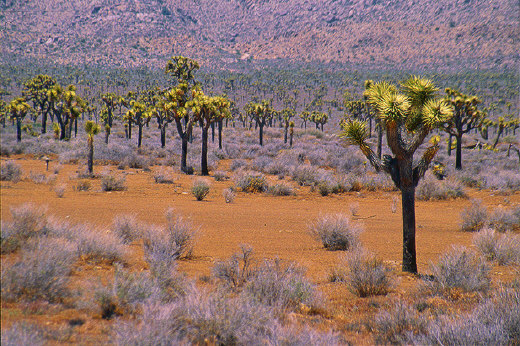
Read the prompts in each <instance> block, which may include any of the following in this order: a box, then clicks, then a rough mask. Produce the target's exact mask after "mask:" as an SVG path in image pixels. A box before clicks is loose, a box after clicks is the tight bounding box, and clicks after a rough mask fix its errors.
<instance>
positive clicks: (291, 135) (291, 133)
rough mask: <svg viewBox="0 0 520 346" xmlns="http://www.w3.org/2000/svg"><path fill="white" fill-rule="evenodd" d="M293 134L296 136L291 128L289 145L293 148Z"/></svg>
mask: <svg viewBox="0 0 520 346" xmlns="http://www.w3.org/2000/svg"><path fill="white" fill-rule="evenodd" d="M293 136H294V131H293V130H292V128H291V131H290V134H289V146H290V147H291V148H292V144H293Z"/></svg>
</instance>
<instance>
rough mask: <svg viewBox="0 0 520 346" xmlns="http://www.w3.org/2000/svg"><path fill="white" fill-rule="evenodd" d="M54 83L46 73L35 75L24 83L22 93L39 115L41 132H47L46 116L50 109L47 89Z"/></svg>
mask: <svg viewBox="0 0 520 346" xmlns="http://www.w3.org/2000/svg"><path fill="white" fill-rule="evenodd" d="M54 85H56V80H55V79H54V78H51V77H49V76H47V75H41V74H40V75H37V76H36V77H34V78H33V79H30V80H28V81H26V82H25V83H24V88H23V90H22V94H23V95H24V97H25V99H26V100H27V101H32V103H33V108H34V109H35V110H37V112H38V113H39V114H40V115H41V118H42V130H41V131H42V133H46V132H47V116H48V115H49V112H50V110H51V105H50V102H49V97H48V95H47V93H48V91H49V89H51V88H52V87H53V86H54Z"/></svg>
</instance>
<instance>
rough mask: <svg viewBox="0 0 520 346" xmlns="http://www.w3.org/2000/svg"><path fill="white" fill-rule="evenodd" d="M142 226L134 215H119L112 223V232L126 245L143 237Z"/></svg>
mask: <svg viewBox="0 0 520 346" xmlns="http://www.w3.org/2000/svg"><path fill="white" fill-rule="evenodd" d="M140 228H141V226H140V225H139V222H137V219H136V218H135V216H133V215H118V216H116V217H115V218H114V221H113V222H112V228H111V230H112V232H113V233H114V234H116V235H117V236H118V237H119V238H120V239H121V241H122V242H123V243H124V244H128V243H131V242H133V241H134V240H137V239H138V238H139V237H140V236H141V233H142V232H141V229H140Z"/></svg>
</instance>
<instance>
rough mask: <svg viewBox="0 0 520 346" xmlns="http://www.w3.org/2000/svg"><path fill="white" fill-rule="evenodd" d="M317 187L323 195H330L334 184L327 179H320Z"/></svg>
mask: <svg viewBox="0 0 520 346" xmlns="http://www.w3.org/2000/svg"><path fill="white" fill-rule="evenodd" d="M317 188H318V192H319V193H320V195H322V196H323V197H325V196H328V195H330V194H331V193H332V185H331V184H330V183H329V182H328V181H325V180H322V181H320V182H319V183H318V185H317Z"/></svg>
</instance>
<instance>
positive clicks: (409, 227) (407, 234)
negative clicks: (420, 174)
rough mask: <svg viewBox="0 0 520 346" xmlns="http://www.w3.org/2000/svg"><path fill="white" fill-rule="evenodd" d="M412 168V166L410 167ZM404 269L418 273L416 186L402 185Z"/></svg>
mask: <svg viewBox="0 0 520 346" xmlns="http://www.w3.org/2000/svg"><path fill="white" fill-rule="evenodd" d="M410 168H411V167H410ZM401 200H402V202H401V203H402V209H403V271H405V272H410V273H417V261H416V252H415V187H414V186H413V185H412V186H409V187H402V188H401Z"/></svg>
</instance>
